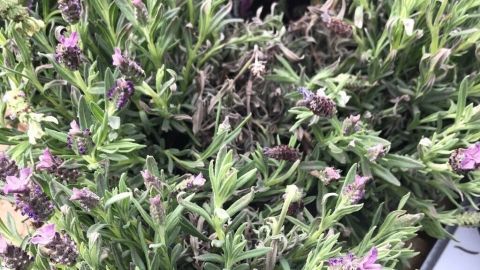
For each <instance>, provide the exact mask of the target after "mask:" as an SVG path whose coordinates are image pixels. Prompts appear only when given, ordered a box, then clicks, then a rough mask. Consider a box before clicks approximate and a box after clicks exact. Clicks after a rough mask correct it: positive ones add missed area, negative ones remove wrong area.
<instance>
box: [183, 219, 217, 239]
mask: <svg viewBox="0 0 480 270" xmlns="http://www.w3.org/2000/svg"><path fill="white" fill-rule="evenodd" d="M180 226H182V228H183V230H184V231H185V232H186V233H188V234H189V235H191V236H195V237H197V238H200V239H201V240H203V241H206V242H210V239H208V237H206V236H205V235H203V233H201V232H199V231H198V229H197V228H196V227H195V226H193V225H192V223H190V221H188V220H187V219H186V218H185V217H182V216H181V217H180Z"/></svg>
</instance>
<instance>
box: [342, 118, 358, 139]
mask: <svg viewBox="0 0 480 270" xmlns="http://www.w3.org/2000/svg"><path fill="white" fill-rule="evenodd" d="M361 128H362V121H360V115H359V114H357V115H350V116H349V117H347V118H345V119H344V120H343V123H342V130H343V134H344V135H350V134H353V133H355V132H358V131H360V130H361Z"/></svg>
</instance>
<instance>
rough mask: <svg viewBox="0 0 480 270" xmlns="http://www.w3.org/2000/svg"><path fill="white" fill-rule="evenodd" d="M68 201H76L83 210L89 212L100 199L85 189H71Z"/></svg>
mask: <svg viewBox="0 0 480 270" xmlns="http://www.w3.org/2000/svg"><path fill="white" fill-rule="evenodd" d="M70 201H78V202H79V203H80V205H81V206H82V207H83V208H85V209H86V210H88V211H90V210H91V209H93V208H95V207H96V206H97V205H98V203H99V202H100V197H98V195H97V194H95V193H93V192H92V191H90V190H89V189H88V188H86V187H85V188H82V189H78V188H73V193H72V196H71V197H70Z"/></svg>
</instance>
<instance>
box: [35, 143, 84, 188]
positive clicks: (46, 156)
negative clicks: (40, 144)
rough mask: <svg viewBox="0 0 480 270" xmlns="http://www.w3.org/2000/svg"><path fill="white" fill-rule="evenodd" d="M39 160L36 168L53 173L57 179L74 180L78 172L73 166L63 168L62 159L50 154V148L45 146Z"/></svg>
mask: <svg viewBox="0 0 480 270" xmlns="http://www.w3.org/2000/svg"><path fill="white" fill-rule="evenodd" d="M39 159H40V162H39V163H37V166H36V169H37V170H39V171H46V172H48V173H52V174H54V175H55V176H56V177H57V178H58V179H61V180H63V181H66V182H76V181H77V179H78V177H79V176H80V173H79V172H78V170H77V169H74V168H65V167H63V166H62V164H63V160H62V159H61V158H59V157H56V156H54V155H52V153H51V152H50V149H48V148H45V150H43V153H42V155H41V156H40V157H39Z"/></svg>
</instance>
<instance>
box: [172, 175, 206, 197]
mask: <svg viewBox="0 0 480 270" xmlns="http://www.w3.org/2000/svg"><path fill="white" fill-rule="evenodd" d="M187 176H188V178H187V179H185V180H183V181H182V182H181V183H180V184H178V185H177V187H176V191H190V192H192V191H193V192H194V191H196V190H201V189H202V188H203V186H204V185H205V183H206V182H207V180H206V179H205V178H204V177H203V174H201V173H200V174H198V175H191V174H188V175H187Z"/></svg>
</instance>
